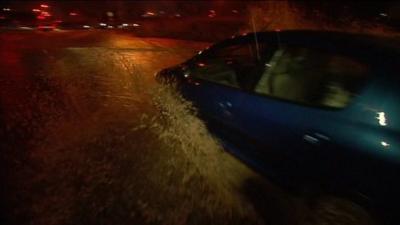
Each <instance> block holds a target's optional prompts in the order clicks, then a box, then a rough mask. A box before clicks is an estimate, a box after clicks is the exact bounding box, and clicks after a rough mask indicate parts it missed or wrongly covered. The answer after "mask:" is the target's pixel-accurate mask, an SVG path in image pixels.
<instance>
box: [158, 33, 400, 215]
mask: <svg viewBox="0 0 400 225" xmlns="http://www.w3.org/2000/svg"><path fill="white" fill-rule="evenodd" d="M399 47H400V45H399V42H396V40H391V39H386V38H378V37H374V36H368V35H359V34H349V33H341V32H321V31H281V32H259V33H249V34H246V35H243V36H237V37H233V38H231V39H228V40H225V41H222V42H220V43H217V44H215V45H212V46H211V47H209V48H207V49H206V50H204V51H201V52H199V53H198V54H197V55H196V56H194V57H193V58H191V59H190V60H188V61H187V62H184V63H182V64H180V65H178V66H175V67H172V68H168V69H164V70H162V71H160V72H159V73H158V75H157V79H158V80H159V81H162V82H176V83H177V88H178V89H179V91H180V92H181V93H182V95H183V96H184V97H185V98H186V99H188V100H190V101H192V102H193V104H194V105H195V107H196V108H197V109H198V112H199V116H200V117H201V118H202V119H204V121H205V122H206V124H207V126H208V128H209V129H210V131H212V133H214V134H215V135H216V136H217V137H218V138H219V139H220V140H221V141H222V143H223V144H224V145H225V146H226V148H227V149H228V150H229V151H230V152H232V153H233V154H234V155H236V156H237V157H239V158H240V159H241V160H243V161H245V162H246V163H248V164H249V165H250V166H252V167H253V168H255V169H257V170H258V171H260V172H262V173H263V174H265V175H267V176H269V177H271V178H275V179H276V180H279V181H284V182H285V183H289V184H292V185H294V186H296V185H301V184H305V183H307V184H314V185H315V184H317V185H318V186H319V187H324V188H326V190H331V191H337V192H340V193H346V195H347V194H349V196H350V195H351V196H358V197H357V198H359V199H364V200H365V201H366V202H369V203H370V202H372V204H373V205H379V207H378V208H380V209H383V208H382V207H384V208H385V210H393V212H395V210H396V209H397V208H398V207H397V205H398V204H399V192H400V180H399V178H400V98H399V97H400V85H399V84H400V82H399V80H400V76H399V66H400V60H399V59H400V48H399ZM381 206H382V207H381ZM394 214H395V213H394Z"/></svg>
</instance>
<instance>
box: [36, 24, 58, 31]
mask: <svg viewBox="0 0 400 225" xmlns="http://www.w3.org/2000/svg"><path fill="white" fill-rule="evenodd" d="M37 29H38V30H39V31H53V30H55V29H56V25H55V23H53V22H48V23H40V24H39V25H38V26H37Z"/></svg>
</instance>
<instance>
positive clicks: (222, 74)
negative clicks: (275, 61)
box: [190, 43, 265, 89]
mask: <svg viewBox="0 0 400 225" xmlns="http://www.w3.org/2000/svg"><path fill="white" fill-rule="evenodd" d="M263 57H264V58H265V45H264V44H258V45H257V46H256V45H255V44H252V43H240V44H232V45H228V46H225V47H222V48H217V49H214V50H213V52H210V53H208V54H206V55H205V57H199V58H198V59H197V60H195V61H194V62H192V65H191V69H190V74H191V76H192V77H194V78H198V79H203V80H207V81H211V82H214V83H218V84H222V85H226V86H230V87H235V88H240V89H253V88H254V85H255V84H256V83H257V81H258V79H259V78H260V76H261V74H262V72H263V71H264V63H261V62H262V61H263V60H264V58H263Z"/></svg>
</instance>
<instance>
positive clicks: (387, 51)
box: [222, 30, 400, 65]
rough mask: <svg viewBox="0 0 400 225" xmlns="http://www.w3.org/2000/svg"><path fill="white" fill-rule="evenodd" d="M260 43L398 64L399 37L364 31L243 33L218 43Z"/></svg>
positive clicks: (399, 54)
mask: <svg viewBox="0 0 400 225" xmlns="http://www.w3.org/2000/svg"><path fill="white" fill-rule="evenodd" d="M255 37H257V40H259V41H260V42H263V41H272V42H274V43H275V44H282V45H285V44H294V45H302V46H305V47H316V48H321V47H322V48H324V49H331V50H332V51H337V52H342V53H344V54H351V55H357V56H358V57H360V58H365V59H366V60H368V61H370V62H371V61H374V62H378V63H379V62H380V63H382V62H384V63H385V64H391V65H398V64H399V63H400V61H399V60H400V40H399V38H398V37H397V38H388V37H381V36H375V35H368V34H356V33H349V32H340V31H316V30H285V31H266V32H256V33H247V34H245V35H241V36H235V37H233V38H232V39H230V40H226V41H224V42H223V43H222V46H223V45H225V44H229V43H232V42H241V41H245V40H251V39H255Z"/></svg>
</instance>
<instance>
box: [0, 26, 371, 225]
mask: <svg viewBox="0 0 400 225" xmlns="http://www.w3.org/2000/svg"><path fill="white" fill-rule="evenodd" d="M207 45H208V44H207V43H198V42H191V41H177V40H168V39H155V38H137V37H134V36H131V35H128V34H118V33H111V32H99V31H79V32H71V31H70V32H47V33H46V32H45V33H36V32H8V33H6V32H2V33H0V59H1V60H0V104H1V108H0V109H1V111H0V116H1V118H0V126H1V127H0V132H1V133H0V135H1V139H2V140H1V155H0V157H1V158H0V160H1V164H2V168H1V171H2V172H1V179H2V181H3V185H2V188H1V195H2V196H1V197H2V199H4V204H2V209H1V214H0V215H1V217H0V219H1V221H0V222H1V224H271V225H274V224H372V219H371V218H370V217H369V216H368V215H366V213H365V212H364V211H363V210H361V209H360V208H359V207H358V206H356V205H354V204H352V203H350V202H348V201H346V200H343V199H338V198H333V197H329V196H323V197H319V198H315V199H310V198H308V197H304V196H299V195H294V194H291V193H288V192H286V191H283V190H282V189H280V188H278V187H277V186H275V185H273V184H272V183H270V182H269V181H268V180H266V179H264V178H262V177H261V176H259V175H258V174H256V173H255V172H253V171H252V170H251V169H249V168H248V167H246V166H245V165H244V164H242V163H241V162H239V161H238V160H236V159H235V158H233V157H232V156H231V155H229V154H228V153H226V152H224V151H223V149H222V147H221V146H220V144H219V143H218V141H217V140H216V139H214V138H213V137H212V136H211V135H210V134H209V133H208V132H207V130H206V128H205V126H204V124H203V123H202V121H201V120H199V119H197V117H196V116H195V115H194V114H193V113H192V110H191V106H190V103H188V102H186V101H184V100H183V99H181V98H180V96H179V95H177V94H176V93H175V92H174V91H173V90H172V89H169V88H166V87H160V86H159V85H157V84H156V82H155V81H154V73H155V72H157V71H159V70H160V69H162V68H165V67H168V66H171V65H174V64H177V63H180V62H182V61H184V60H185V59H187V58H189V57H190V56H192V55H194V54H195V53H196V51H198V50H200V49H202V48H204V47H206V46H207Z"/></svg>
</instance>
